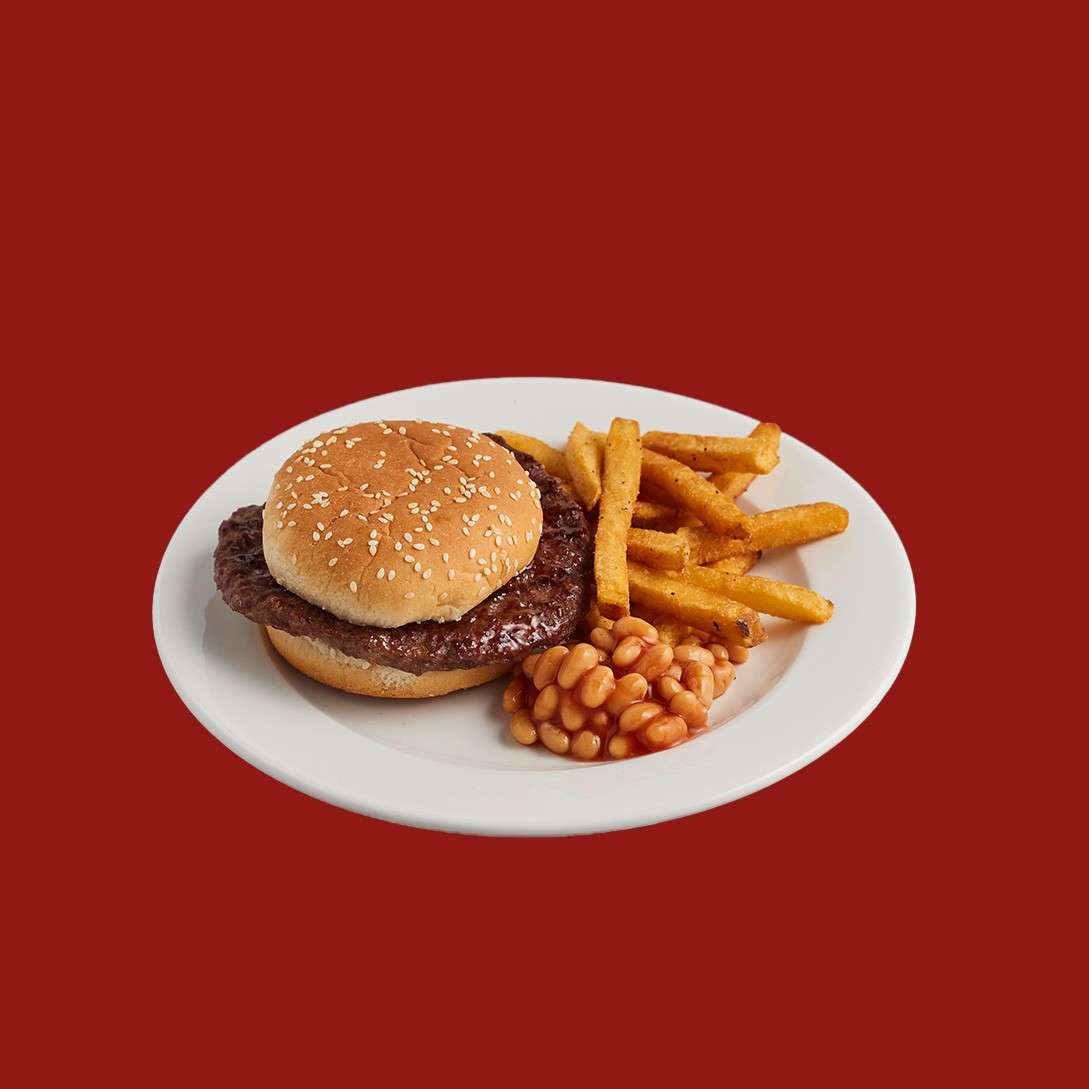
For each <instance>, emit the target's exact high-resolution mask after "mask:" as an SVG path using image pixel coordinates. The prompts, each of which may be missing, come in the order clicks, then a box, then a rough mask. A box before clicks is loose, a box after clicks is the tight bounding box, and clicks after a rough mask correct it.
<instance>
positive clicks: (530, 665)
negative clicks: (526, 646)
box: [522, 650, 544, 680]
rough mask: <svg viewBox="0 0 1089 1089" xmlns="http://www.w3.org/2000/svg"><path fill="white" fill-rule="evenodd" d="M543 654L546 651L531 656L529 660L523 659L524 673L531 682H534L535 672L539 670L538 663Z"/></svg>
mask: <svg viewBox="0 0 1089 1089" xmlns="http://www.w3.org/2000/svg"><path fill="white" fill-rule="evenodd" d="M542 654H544V651H543V650H540V651H538V652H537V653H536V654H531V655H530V656H529V657H528V658H523V659H522V672H523V673H524V674H525V675H526V676H527V677H528V678H529V679H530V680H533V671H534V670H535V669H536V668H537V662H538V660H539V659H540V657H541V655H542Z"/></svg>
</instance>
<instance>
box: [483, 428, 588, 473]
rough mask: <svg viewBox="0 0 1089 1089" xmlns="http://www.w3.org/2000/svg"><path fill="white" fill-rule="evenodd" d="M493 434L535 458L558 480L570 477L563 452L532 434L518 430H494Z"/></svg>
mask: <svg viewBox="0 0 1089 1089" xmlns="http://www.w3.org/2000/svg"><path fill="white" fill-rule="evenodd" d="M495 434H497V435H498V436H499V437H500V438H501V439H502V440H503V441H504V442H505V443H506V444H507V445H508V446H513V447H514V449H515V450H518V451H519V452H520V453H523V454H529V456H530V457H531V458H536V459H537V460H538V461H539V462H540V463H541V464H542V465H543V466H544V467H545V469H547V470H548V472H550V473H551V474H552V475H553V476H557V477H559V478H560V480H570V479H571V474H570V473H569V472H568V471H567V463H566V461H565V460H564V456H563V454H561V453H560V452H559V450H555V449H553V448H552V447H551V446H549V445H548V443H547V442H542V441H541V440H540V439H535V438H534V437H533V436H532V435H523V434H521V433H520V432H518V431H496V432H495Z"/></svg>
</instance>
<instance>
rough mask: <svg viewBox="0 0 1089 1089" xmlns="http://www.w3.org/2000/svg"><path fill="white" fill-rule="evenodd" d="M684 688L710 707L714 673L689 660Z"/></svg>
mask: <svg viewBox="0 0 1089 1089" xmlns="http://www.w3.org/2000/svg"><path fill="white" fill-rule="evenodd" d="M681 680H682V681H683V682H684V686H685V688H687V689H688V691H689V692H691V693H692V694H693V695H694V696H695V697H696V699H698V700H699V701H700V703H702V704H703V706H704V707H710V706H711V701H712V700H713V699H714V698H715V675H714V674H713V673H712V672H711V667H710V666H709V665H704V663H703V662H689V663H688V665H686V666H685V667H684V675H683V676H682V677H681ZM533 717H534V718H536V717H537V708H536V705H534V708H533Z"/></svg>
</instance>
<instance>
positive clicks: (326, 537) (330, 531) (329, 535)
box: [323, 529, 333, 541]
mask: <svg viewBox="0 0 1089 1089" xmlns="http://www.w3.org/2000/svg"><path fill="white" fill-rule="evenodd" d="M332 536H333V531H332V530H331V529H327V530H326V531H325V537H324V538H323V540H326V541H327V540H329V538H330V537H332Z"/></svg>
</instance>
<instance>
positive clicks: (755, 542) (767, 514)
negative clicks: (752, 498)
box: [749, 503, 850, 550]
mask: <svg viewBox="0 0 1089 1089" xmlns="http://www.w3.org/2000/svg"><path fill="white" fill-rule="evenodd" d="M849 519H850V515H849V514H848V513H847V511H846V510H845V509H844V508H843V507H841V506H838V505H837V504H835V503H805V504H803V505H801V506H797V507H780V508H779V509H778V510H766V511H764V512H763V513H762V514H757V515H756V516H755V517H754V518H753V520H752V522H753V530H752V536H751V537H750V539H749V544H750V545H751V546H752V547H753V548H758V549H761V550H763V549H765V548H788V547H790V546H791V545H800V544H805V543H806V542H807V541H818V540H820V539H821V538H822V537H831V536H832V535H833V534H834V533H842V532H843V531H844V530H845V529H846V528H847V522H848V521H849Z"/></svg>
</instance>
